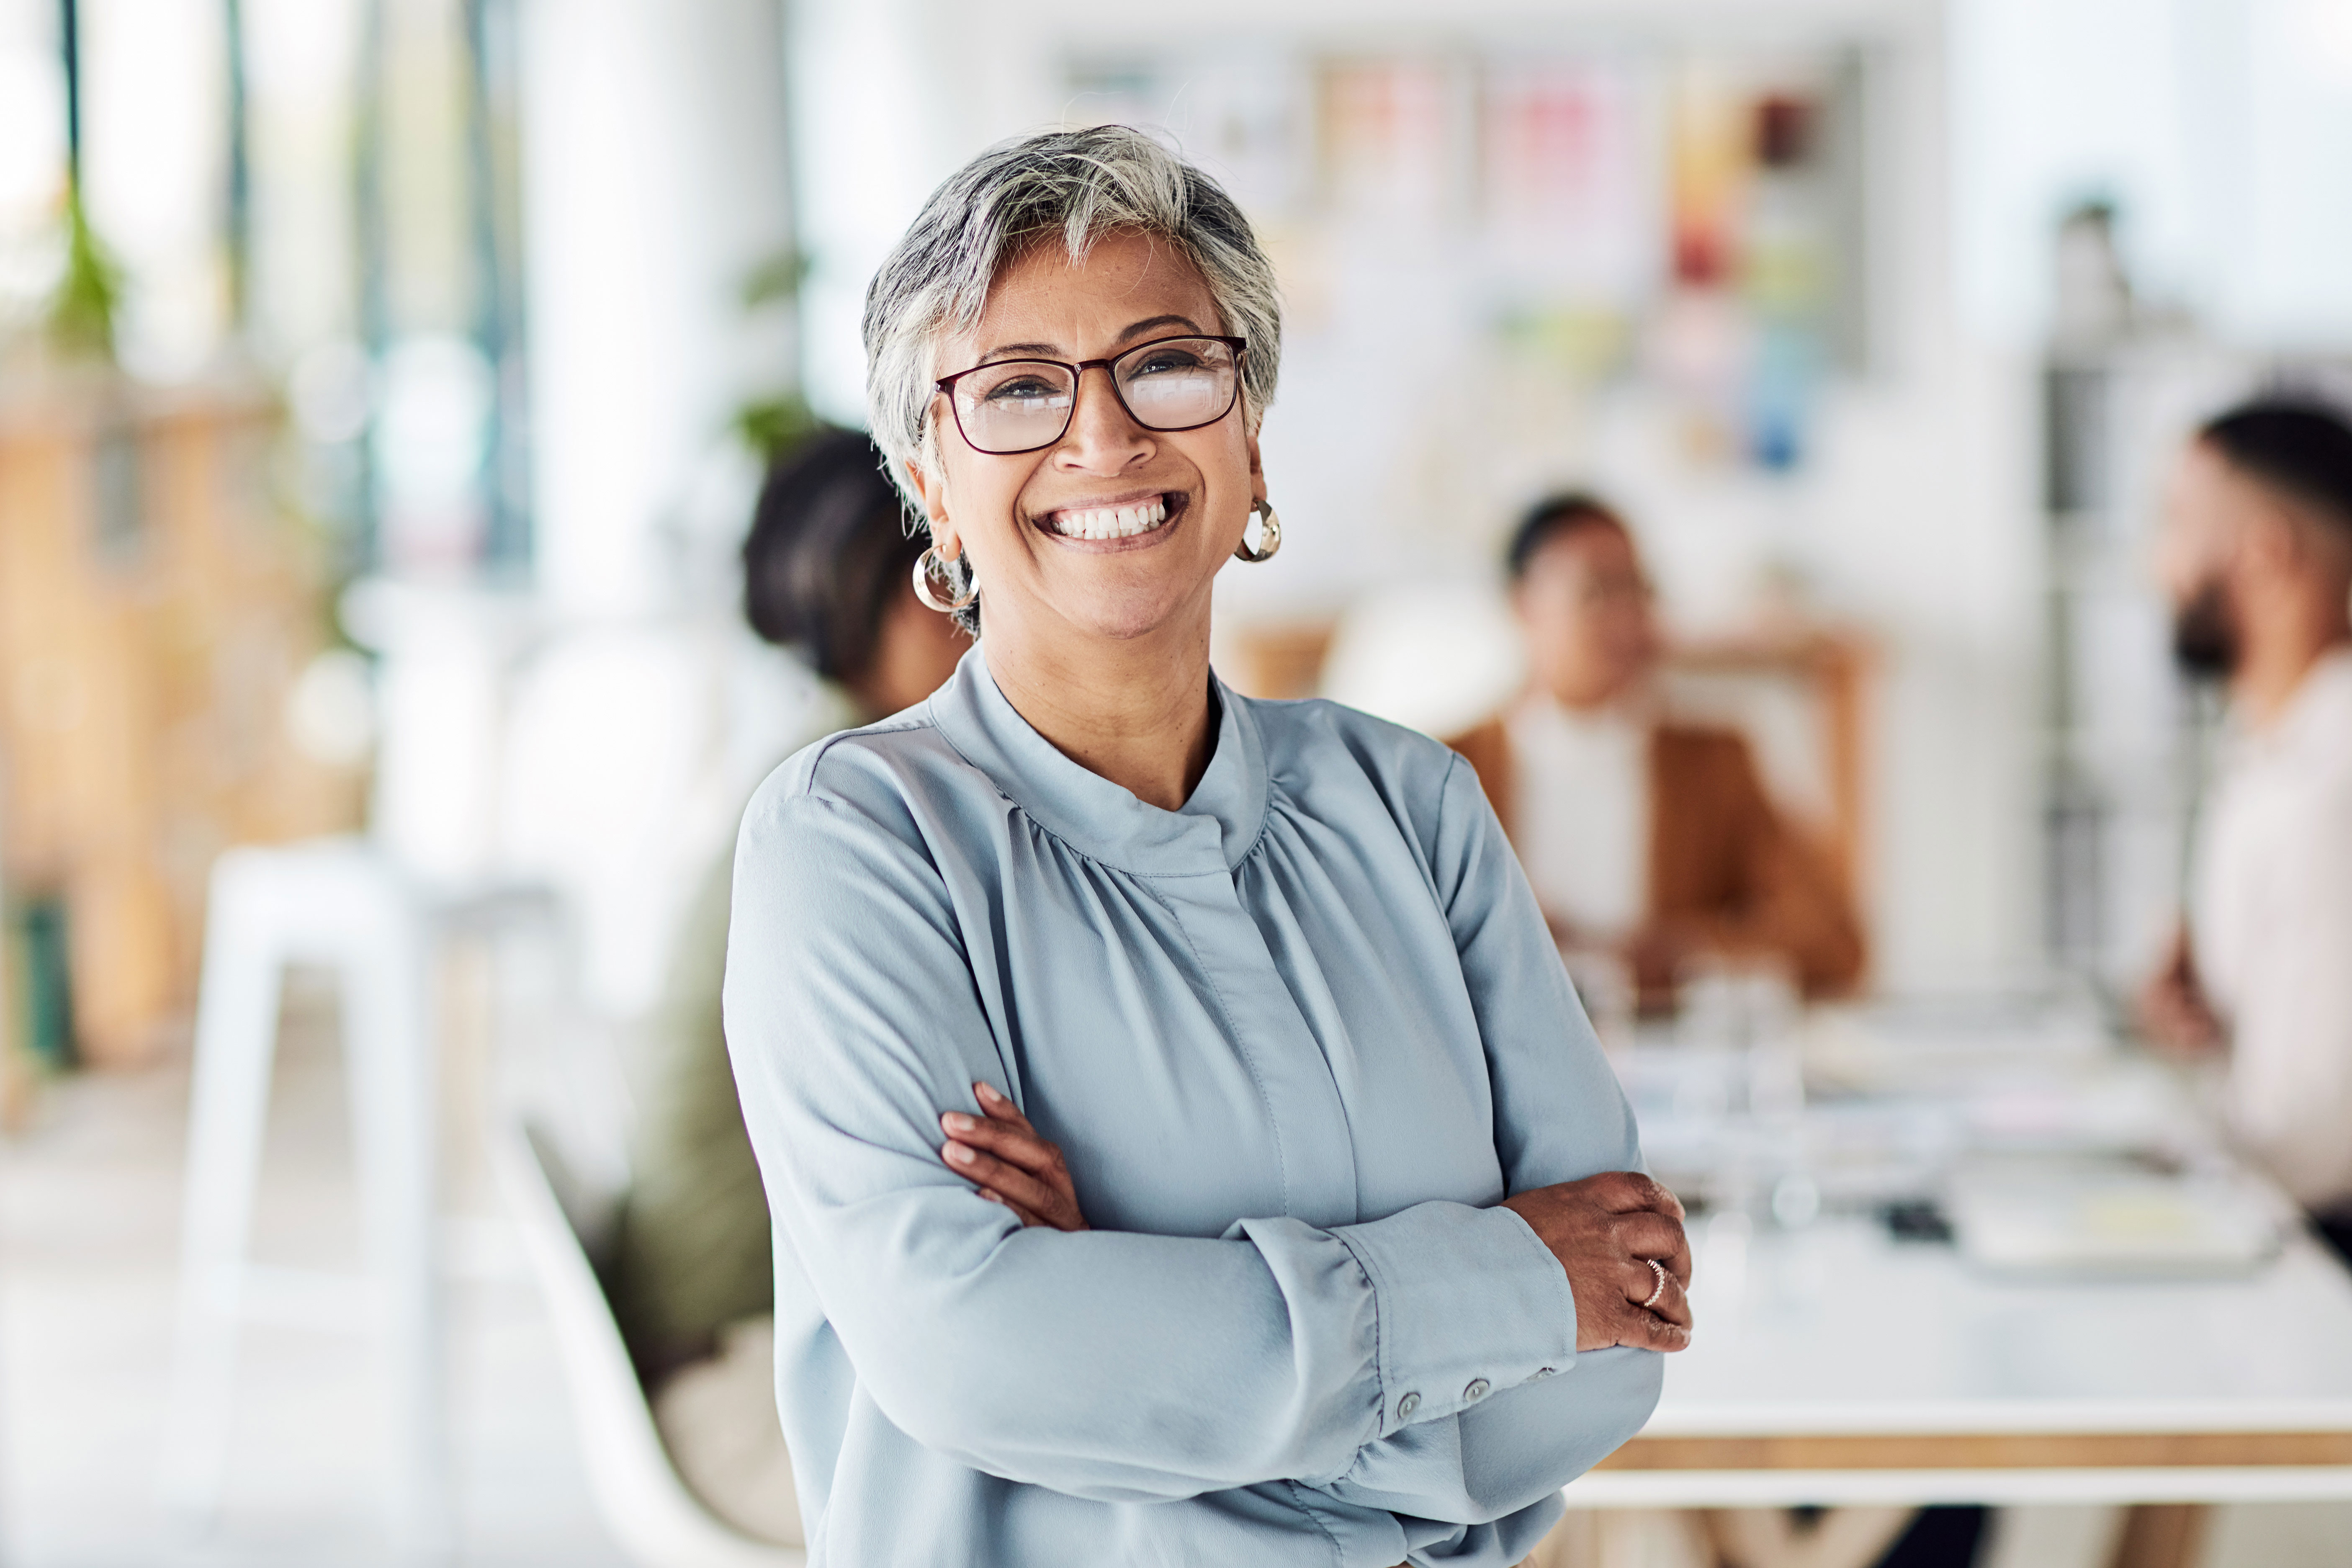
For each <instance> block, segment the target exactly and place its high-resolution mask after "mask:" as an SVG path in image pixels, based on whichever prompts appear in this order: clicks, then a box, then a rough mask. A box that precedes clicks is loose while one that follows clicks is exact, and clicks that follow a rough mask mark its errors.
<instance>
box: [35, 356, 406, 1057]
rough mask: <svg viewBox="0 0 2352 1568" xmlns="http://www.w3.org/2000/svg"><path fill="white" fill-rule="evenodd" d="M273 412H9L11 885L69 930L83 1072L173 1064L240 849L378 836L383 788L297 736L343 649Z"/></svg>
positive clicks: (207, 407) (66, 379) (228, 399)
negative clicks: (285, 485) (168, 1058)
mask: <svg viewBox="0 0 2352 1568" xmlns="http://www.w3.org/2000/svg"><path fill="white" fill-rule="evenodd" d="M279 430H280V416H279V413H278V408H277V406H276V405H275V404H274V402H273V401H272V400H270V399H269V398H268V397H267V396H266V395H262V394H260V393H258V392H257V391H254V390H249V389H219V388H214V389H208V390H205V391H202V392H180V393H173V394H170V395H163V394H158V393H153V392H147V391H142V390H139V389H134V388H132V387H130V386H128V385H126V384H123V383H121V381H120V380H118V379H116V378H114V377H111V376H101V375H99V374H96V373H91V374H88V375H81V376H74V375H60V374H54V373H53V374H50V375H49V376H47V378H46V379H44V380H43V381H42V382H41V384H38V385H37V386H33V387H25V386H22V385H20V386H19V387H18V388H17V389H16V391H15V392H14V393H13V394H12V395H9V396H7V397H5V398H0V769H5V789H0V874H5V885H6V887H7V889H8V897H9V901H10V904H11V907H12V908H13V909H14V910H18V911H22V910H26V909H28V908H37V907H40V906H43V905H47V906H50V907H52V908H59V909H61V910H62V911H63V914H64V918H65V925H66V932H67V952H68V973H69V978H70V995H71V999H72V1013H73V1021H74V1035H75V1038H76V1044H77V1046H78V1048H79V1054H80V1055H81V1057H82V1058H84V1059H86V1060H88V1061H89V1062H92V1063H94V1064H99V1065H106V1066H115V1065H128V1064H132V1063H136V1062H139V1061H142V1060H144V1059H147V1058H149V1057H151V1056H152V1054H153V1053H154V1052H155V1051H156V1050H157V1049H158V1048H159V1047H161V1046H162V1045H163V1043H164V1042H166V1041H168V1040H169V1039H171V1038H172V1037H173V1034H174V1032H175V1031H176V1030H177V1029H178V1028H179V1027H180V1026H183V1025H184V1020H185V1019H186V1017H187V1015H188V1012H189V1010H190V1008H191V1006H192V1005H193V1003H194V991H195V972H196V964H197V960H198V955H199V953H200V951H201V944H202V939H203V910H204V892H205V877H206V874H207V873H208V871H209V870H210V868H211V865H212V861H213V858H214V857H215V855H217V854H218V853H219V851H220V850H221V849H223V848H224V847H227V846H229V845H232V844H237V843H251V842H269V841H276V840H281V839H287V838H293V837H304V836H307V835H310V834H317V833H326V832H334V831H339V830H343V829H347V828H350V827H352V826H356V825H357V823H358V821H359V819H360V814H361V809H362V799H363V780H362V777H361V776H360V774H359V773H357V772H356V771H355V770H352V769H349V768H338V767H332V766H329V765H326V764H323V763H319V762H317V761H314V760H312V759H310V758H309V757H306V756H304V755H303V754H302V753H301V752H299V750H298V749H297V748H296V747H295V745H294V744H293V742H292V741H291V739H290V738H289V729H288V726H287V724H286V722H285V720H284V715H285V712H286V707H287V700H288V697H289V693H290V691H291V689H292V688H293V685H294V682H295V680H296V679H297V678H298V677H299V674H300V672H301V671H302V669H303V668H305V666H306V665H307V664H308V663H309V661H310V659H311V658H313V657H314V656H315V655H316V654H317V653H318V652H319V651H320V649H321V648H322V647H325V646H326V645H327V644H328V643H329V641H330V640H331V624H330V621H329V615H330V606H329V600H328V586H329V585H328V583H327V580H326V573H325V570H324V568H325V565H326V554H325V551H324V549H323V548H322V542H321V541H320V539H318V538H317V537H316V536H315V534H314V532H313V531H311V530H310V529H309V528H308V527H307V525H305V524H304V523H302V522H301V521H299V520H298V519H297V518H296V517H295V516H294V515H293V514H292V512H291V510H290V509H289V508H288V507H287V506H286V505H285V504H283V500H282V497H281V495H280V493H279V487H278V483H277V482H276V479H275V478H274V475H273V467H272V465H273V461H274V458H275V457H276V455H277V454H278V451H279V449H280V440H279Z"/></svg>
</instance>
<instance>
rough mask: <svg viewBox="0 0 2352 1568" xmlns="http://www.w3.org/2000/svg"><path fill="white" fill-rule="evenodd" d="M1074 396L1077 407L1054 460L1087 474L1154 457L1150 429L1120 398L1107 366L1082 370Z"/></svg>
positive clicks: (1117, 469) (1120, 468)
mask: <svg viewBox="0 0 2352 1568" xmlns="http://www.w3.org/2000/svg"><path fill="white" fill-rule="evenodd" d="M1071 395H1072V397H1074V398H1075V399H1076V406H1075V407H1074V408H1072V409H1071V410H1070V427H1069V428H1068V429H1067V430H1066V431H1064V432H1063V433H1062V441H1061V445H1060V446H1058V447H1055V450H1054V460H1055V462H1057V463H1059V464H1061V465H1063V466H1064V467H1066V468H1076V469H1078V470H1081V471H1083V472H1086V473H1091V474H1118V473H1123V472H1125V471H1126V470H1127V469H1129V468H1133V467H1134V466H1135V465H1136V464H1137V463H1138V462H1140V461H1145V460H1148V459H1149V458H1150V457H1151V455H1152V452H1153V450H1154V447H1153V445H1152V437H1151V432H1150V431H1149V430H1146V429H1145V428H1144V427H1143V426H1140V425H1138V424H1137V423H1136V422H1135V418H1134V416H1132V415H1130V414H1129V413H1128V411H1127V405H1125V404H1124V403H1121V402H1120V401H1119V398H1118V388H1117V386H1116V385H1115V384H1114V383H1113V382H1112V381H1111V377H1110V368H1109V367H1108V365H1089V366H1087V368H1086V369H1085V370H1082V371H1080V372H1079V373H1078V384H1077V388H1076V391H1075V392H1073V393H1072V394H1071Z"/></svg>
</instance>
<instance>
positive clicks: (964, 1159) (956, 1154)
mask: <svg viewBox="0 0 2352 1568" xmlns="http://www.w3.org/2000/svg"><path fill="white" fill-rule="evenodd" d="M941 1152H942V1153H943V1154H945V1155H946V1156H947V1159H948V1162H949V1163H950V1164H956V1165H969V1164H971V1163H972V1161H973V1160H974V1159H975V1158H977V1156H976V1155H974V1154H973V1153H972V1152H971V1150H969V1149H967V1148H965V1147H964V1146H963V1145H962V1144H961V1143H950V1144H949V1145H948V1146H947V1147H946V1148H945V1149H944V1150H942V1151H941Z"/></svg>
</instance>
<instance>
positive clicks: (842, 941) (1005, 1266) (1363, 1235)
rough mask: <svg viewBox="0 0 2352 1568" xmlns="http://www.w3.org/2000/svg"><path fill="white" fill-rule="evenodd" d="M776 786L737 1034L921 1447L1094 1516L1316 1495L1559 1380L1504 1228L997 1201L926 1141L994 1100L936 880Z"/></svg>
mask: <svg viewBox="0 0 2352 1568" xmlns="http://www.w3.org/2000/svg"><path fill="white" fill-rule="evenodd" d="M786 782H787V781H786V780H785V779H783V778H782V777H780V778H779V779H778V780H775V781H772V782H771V784H770V785H769V786H768V788H767V789H765V790H763V791H762V793H761V798H760V799H759V800H757V801H755V802H754V804H753V805H752V808H751V812H750V813H749V815H748V816H746V818H745V823H744V827H743V832H742V836H741V838H740V844H739V847H738V852H737V864H736V876H735V900H734V914H733V927H732V931H731V934H730V946H729V953H728V963H727V982H726V993H725V1014H726V1026H727V1037H728V1041H729V1046H730V1051H731V1052H732V1055H733V1057H734V1062H735V1070H736V1076H737V1079H738V1082H739V1086H740V1091H741V1097H742V1104H743V1110H744V1117H745V1121H746V1124H747V1126H748V1127H749V1129H750V1131H751V1141H752V1143H753V1146H754V1148H755V1149H756V1151H757V1152H758V1154H759V1158H760V1164H761V1173H762V1176H763V1179H764V1181H765V1184H766V1186H767V1190H768V1199H769V1205H770V1208H771V1210H772V1213H773V1215H774V1219H775V1224H776V1226H777V1229H778V1234H779V1245H780V1247H789V1248H790V1249H791V1251H792V1252H793V1255H794V1256H795V1257H796V1258H797V1260H798V1262H799V1263H800V1265H801V1267H802V1268H803V1269H804V1270H805V1272H806V1275H807V1278H808V1279H809V1281H810V1284H811V1286H812V1288H813V1289H814V1293H815V1295H816V1297H817V1299H818V1300H819V1301H820V1302H821V1303H822V1305H823V1308H824V1314H825V1318H826V1321H828V1322H829V1323H830V1324H831V1326H832V1328H833V1330H834V1331H835V1333H837V1334H838V1335H839V1336H840V1339H841V1342H842V1344H843V1347H844V1349H845V1352H847V1354H848V1356H849V1359H850V1361H851V1363H853V1364H854V1365H855V1366H856V1369H857V1373H858V1377H859V1380H860V1383H861V1384H862V1386H863V1387H864V1388H865V1389H866V1391H867V1392H868V1393H869V1394H870V1395H871V1396H872V1398H873V1399H874V1401H875V1402H876V1404H877V1406H878V1407H879V1409H880V1411H881V1413H882V1414H883V1415H885V1416H887V1418H888V1419H889V1420H890V1421H891V1422H892V1423H893V1424H894V1425H896V1426H898V1427H899V1428H900V1429H901V1430H903V1431H905V1432H906V1433H907V1434H908V1436H912V1437H914V1438H915V1439H916V1440H917V1441H918V1442H920V1443H922V1444H924V1445H925V1446H927V1447H931V1448H934V1449H936V1450H938V1451H940V1452H941V1453H944V1454H947V1455H949V1456H950V1457H952V1458H956V1459H957V1460H959V1461H960V1462H961V1463H963V1464H966V1465H969V1466H971V1467H973V1468H978V1469H981V1470H984V1471H986V1472H988V1473H990V1474H992V1475H997V1476H1001V1477H1003V1478H1006V1479H1013V1480H1019V1481H1027V1482H1033V1483H1035V1484H1038V1485H1042V1486H1046V1487H1050V1488H1053V1489H1056V1490H1059V1491H1063V1492H1066V1493H1070V1494H1073V1495H1076V1496H1079V1497H1085V1498H1091V1499H1097V1500H1160V1499H1173V1498H1181V1497H1187V1496H1192V1495H1195V1494H1198V1493H1202V1492H1205V1491H1211V1490H1221V1489H1227V1488H1232V1487H1236V1486H1244V1485H1255V1484H1259V1483H1262V1482H1265V1481H1270V1480H1304V1481H1306V1482H1307V1483H1308V1484H1310V1485H1314V1484H1327V1483H1328V1482H1330V1481H1333V1480H1335V1479H1338V1478H1339V1476H1341V1475H1342V1474H1343V1473H1344V1472H1346V1471H1347V1470H1348V1469H1349V1467H1350V1466H1351V1464H1353V1463H1354V1462H1355V1460H1356V1458H1357V1456H1358V1454H1359V1453H1360V1451H1361V1450H1362V1449H1363V1448H1364V1447H1365V1446H1366V1445H1367V1444H1368V1443H1372V1442H1375V1441H1377V1440H1378V1439H1380V1438H1382V1437H1384V1436H1390V1435H1391V1434H1393V1433H1395V1432H1398V1431H1401V1430H1403V1429H1405V1428H1406V1427H1407V1426H1409V1425H1411V1424H1412V1423H1414V1422H1427V1421H1433V1420H1440V1419H1443V1418H1444V1417H1445V1416H1448V1415H1452V1414H1453V1413H1454V1412H1455V1411H1458V1410H1460V1409H1462V1408H1464V1407H1465V1405H1467V1404H1470V1403H1475V1400H1476V1398H1477V1397H1478V1396H1479V1394H1483V1393H1484V1392H1485V1390H1484V1389H1478V1390H1476V1391H1475V1393H1471V1394H1468V1395H1467V1396H1466V1397H1465V1389H1468V1388H1469V1387H1470V1386H1471V1385H1472V1384H1474V1383H1475V1381H1477V1380H1480V1379H1484V1380H1486V1382H1488V1383H1489V1384H1491V1385H1492V1386H1494V1387H1496V1388H1502V1387H1508V1386H1512V1385H1515V1384H1520V1383H1522V1382H1525V1381H1526V1380H1528V1379H1529V1378H1532V1377H1535V1376H1537V1374H1538V1373H1539V1372H1540V1371H1542V1370H1544V1369H1547V1368H1549V1369H1565V1368H1566V1367H1567V1366H1569V1365H1570V1363H1571V1361H1572V1360H1573V1357H1574V1350H1575V1316H1574V1310H1573V1305H1572V1299H1571V1298H1570V1294H1569V1291H1568V1288H1567V1278H1566V1276H1565V1275H1563V1274H1562V1273H1561V1272H1560V1270H1559V1265H1558V1264H1557V1262H1556V1261H1554V1259H1553V1258H1552V1257H1551V1255H1550V1253H1549V1251H1548V1250H1546V1249H1545V1248H1544V1247H1543V1246H1542V1244H1541V1243H1540V1242H1538V1240H1537V1239H1536V1238H1535V1236H1534V1233H1533V1232H1532V1231H1530V1230H1529V1229H1528V1227H1527V1226H1526V1225H1525V1224H1524V1223H1523V1222H1521V1221H1520V1220H1519V1218H1518V1216H1517V1215H1513V1214H1511V1213H1510V1212H1509V1211H1507V1210H1504V1209H1474V1208H1469V1207H1465V1206H1463V1205H1454V1204H1438V1203H1431V1204H1422V1205H1415V1206H1414V1207H1412V1208H1409V1209H1407V1210H1405V1211H1403V1212H1402V1213H1401V1214H1398V1215H1391V1216H1390V1217H1388V1218H1386V1219H1382V1220H1379V1221H1375V1222H1372V1223H1370V1224H1366V1225H1360V1226H1346V1227H1340V1228H1337V1229H1330V1230H1325V1229H1318V1228H1316V1227H1314V1226H1308V1225H1306V1224H1303V1223H1301V1222H1299V1221H1297V1220H1294V1219H1287V1218H1274V1219H1256V1220H1247V1221H1244V1222H1243V1223H1241V1224H1239V1225H1237V1226H1234V1228H1233V1229H1232V1230H1231V1231H1229V1232H1228V1233H1227V1234H1226V1235H1225V1236H1224V1237H1220V1238H1215V1239H1202V1238H1192V1237H1158V1236H1144V1235H1134V1234H1123V1233H1114V1232H1086V1233H1080V1234H1076V1235H1069V1234H1064V1233H1062V1232H1059V1231H1055V1230H1050V1229H1043V1228H1038V1229H1024V1228H1022V1226H1020V1225H1019V1223H1018V1222H1017V1220H1015V1219H1014V1218H1013V1216H1012V1215H1010V1214H1008V1213H1007V1212H1006V1211H1005V1210H1004V1209H1003V1208H1002V1207H1000V1206H999V1205H993V1204H990V1203H987V1202H985V1201H983V1200H982V1199H981V1198H980V1197H979V1196H978V1195H977V1194H975V1193H973V1191H972V1190H971V1187H970V1186H969V1185H968V1184H966V1183H964V1182H963V1181H962V1180H961V1178H960V1177H958V1176H957V1175H955V1174H954V1173H952V1172H951V1171H950V1170H949V1169H948V1167H947V1166H946V1165H944V1164H943V1163H941V1161H940V1153H939V1150H940V1142H941V1140H940V1131H939V1126H938V1121H937V1118H938V1115H939V1113H940V1111H941V1110H946V1109H950V1108H961V1109H963V1110H977V1109H978V1108H977V1107H976V1106H975V1105H974V1103H973V1100H972V1094H971V1084H972V1082H973V1080H974V1079H985V1080H988V1081H992V1082H996V1083H1003V1082H1004V1081H1005V1080H1006V1079H1005V1074H1004V1071H1003V1067H1002V1065H1001V1063H1000V1062H999V1059H998V1057H997V1050H996V1045H995V1042H994V1039H993V1037H992V1031H991V1029H990V1026H989V1024H988V1020H987V1016H986V1015H985V1014H984V1012H983V1011H982V1006H981V1004H980V999H979V995H978V993H977V990H976V988H975V985H974V982H973V978H972V974H971V967H970V965H971V957H970V955H969V954H967V953H966V952H965V951H964V950H963V947H962V945H961V939H960V936H959V928H958V924H957V921H956V920H955V918H954V913H953V910H952V906H951V905H950V900H949V895H948V892H947V889H946V885H945V883H944V881H943V880H942V879H941V877H940V873H939V871H938V869H937V868H935V866H934V865H933V863H932V862H931V860H930V859H929V858H928V856H927V855H926V854H925V853H924V852H923V851H922V850H921V849H920V848H919V844H920V836H919V834H917V833H914V832H913V831H911V830H910V827H909V825H908V824H905V823H900V824H898V825H895V826H893V827H886V826H884V825H883V824H882V822H881V821H879V820H877V817H876V816H874V815H873V814H872V813H871V812H869V811H868V810H866V809H863V808H861V807H859V806H856V805H851V804H848V803H846V802H844V801H842V800H839V799H836V798H834V797H831V796H828V795H824V794H823V793H820V792H816V791H814V790H812V789H810V788H808V787H806V786H805V785H803V786H802V787H799V788H792V787H780V786H782V785H784V784H786ZM1409 1396H1410V1397H1409Z"/></svg>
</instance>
